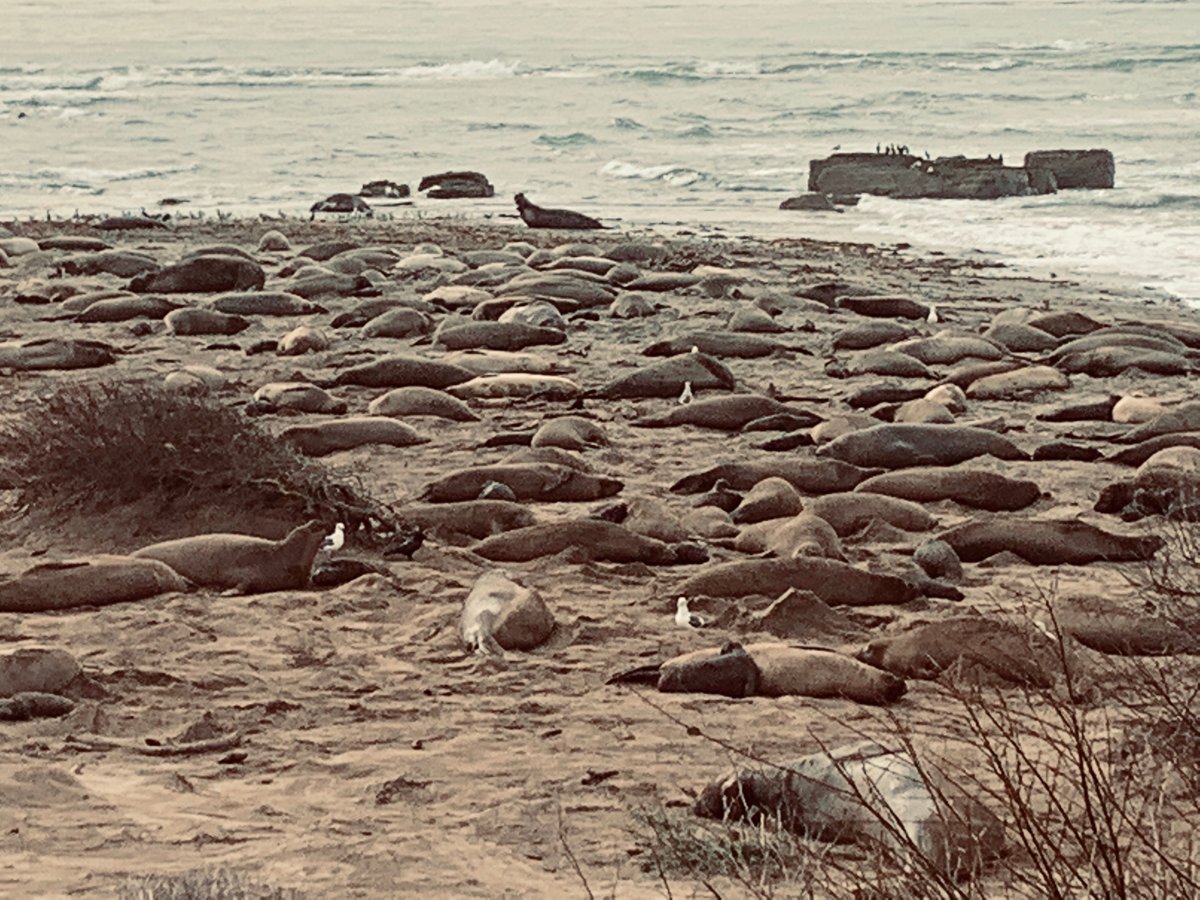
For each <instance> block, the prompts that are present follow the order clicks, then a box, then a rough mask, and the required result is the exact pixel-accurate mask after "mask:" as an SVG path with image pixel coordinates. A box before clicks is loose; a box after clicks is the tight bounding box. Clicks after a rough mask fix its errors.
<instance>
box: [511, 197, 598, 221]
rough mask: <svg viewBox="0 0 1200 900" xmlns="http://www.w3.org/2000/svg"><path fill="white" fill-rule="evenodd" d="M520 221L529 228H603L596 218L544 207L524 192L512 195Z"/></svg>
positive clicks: (567, 210)
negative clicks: (531, 199)
mask: <svg viewBox="0 0 1200 900" xmlns="http://www.w3.org/2000/svg"><path fill="white" fill-rule="evenodd" d="M513 201H514V202H515V203H516V204H517V212H518V214H520V216H521V221H522V222H524V223H525V224H526V225H528V226H529V227H530V228H569V229H573V230H582V229H591V228H603V227H604V226H603V225H601V224H600V222H599V221H598V220H597V219H593V218H592V217H591V216H585V215H584V214H583V213H577V212H572V211H571V210H569V209H545V208H544V207H541V206H538V205H537V204H536V203H533V202H532V201H530V200H529V198H527V197H526V196H525V195H524V194H517V195H516V196H515V197H513Z"/></svg>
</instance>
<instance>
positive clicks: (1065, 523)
mask: <svg viewBox="0 0 1200 900" xmlns="http://www.w3.org/2000/svg"><path fill="white" fill-rule="evenodd" d="M938 538H939V540H943V541H945V542H946V543H947V544H949V545H950V546H951V547H953V548H954V552H955V553H957V554H958V556H959V559H961V560H962V561H963V562H979V561H980V560H981V559H987V558H988V557H989V556H994V555H995V554H997V553H1003V552H1005V551H1007V552H1009V553H1015V554H1016V555H1017V556H1019V557H1021V558H1022V559H1023V560H1025V561H1026V562H1028V563H1030V564H1031V565H1035V566H1055V565H1069V566H1083V565H1087V564H1088V563H1093V562H1103V561H1107V562H1134V561H1139V560H1147V559H1151V558H1152V557H1153V556H1154V554H1155V553H1157V552H1158V550H1159V548H1160V547H1162V545H1163V539H1162V538H1160V537H1158V536H1156V535H1149V536H1146V537H1135V536H1126V535H1122V534H1112V533H1111V532H1108V531H1103V530H1102V529H1100V528H1097V527H1096V526H1095V525H1089V524H1088V523H1087V522H1081V521H1079V520H1077V519H1067V520H1049V519H1031V518H1026V517H1024V516H1010V517H1005V518H1000V517H996V518H991V519H987V520H986V521H981V522H967V523H966V524H963V525H959V526H957V527H955V528H951V529H950V530H949V531H945V532H943V533H942V534H940V535H938Z"/></svg>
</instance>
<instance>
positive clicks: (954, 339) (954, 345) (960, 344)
mask: <svg viewBox="0 0 1200 900" xmlns="http://www.w3.org/2000/svg"><path fill="white" fill-rule="evenodd" d="M892 349H893V350H896V351H898V352H900V353H905V354H907V355H909V356H911V357H913V358H914V359H919V360H920V361H921V362H923V363H925V365H927V366H948V365H952V364H953V363H957V362H962V361H963V360H964V359H984V360H988V361H991V362H995V361H996V360H998V359H1002V358H1003V357H1004V355H1005V354H1004V351H1003V350H1001V349H1000V348H999V347H997V346H996V345H995V344H993V343H992V342H991V341H989V340H987V339H986V338H982V337H979V336H978V335H965V334H955V333H954V332H952V331H940V332H938V333H937V334H935V335H934V336H933V337H914V338H909V339H907V340H904V341H900V342H899V343H896V344H893V345H892Z"/></svg>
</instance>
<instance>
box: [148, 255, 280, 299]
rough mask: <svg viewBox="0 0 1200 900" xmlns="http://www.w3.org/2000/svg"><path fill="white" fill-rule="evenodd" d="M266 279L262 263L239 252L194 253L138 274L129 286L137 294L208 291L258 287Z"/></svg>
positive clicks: (198, 292)
mask: <svg viewBox="0 0 1200 900" xmlns="http://www.w3.org/2000/svg"><path fill="white" fill-rule="evenodd" d="M266 280H267V276H266V273H265V272H264V271H263V268H262V266H260V265H259V264H258V263H255V262H250V261H249V260H246V259H242V258H241V257H240V256H198V257H196V258H195V259H189V260H188V261H187V262H181V263H177V264H176V265H173V266H167V267H166V268H165V269H162V270H161V271H158V272H146V273H145V274H142V275H138V276H137V277H136V278H134V279H133V280H132V281H130V282H129V290H131V291H133V292H135V293H138V294H208V293H215V292H217V291H246V290H259V289H260V288H261V287H262V286H263V283H264V282H265V281H266Z"/></svg>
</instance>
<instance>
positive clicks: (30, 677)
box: [0, 647, 83, 697]
mask: <svg viewBox="0 0 1200 900" xmlns="http://www.w3.org/2000/svg"><path fill="white" fill-rule="evenodd" d="M82 676H83V669H82V668H80V666H79V662H78V661H77V660H76V659H75V657H74V656H72V655H71V654H70V653H68V652H67V651H66V650H56V649H51V648H46V647H20V648H18V649H16V650H13V651H12V652H11V653H0V697H12V696H14V695H16V694H25V693H30V692H37V693H48V694H58V693H61V692H62V691H65V690H68V689H69V688H70V687H72V686H73V685H75V684H77V683H78V682H79V681H80V680H81V678H82Z"/></svg>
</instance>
